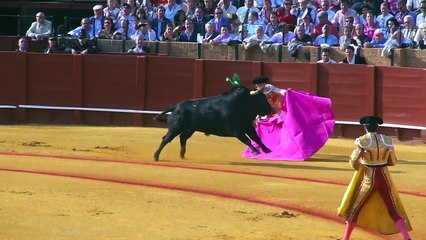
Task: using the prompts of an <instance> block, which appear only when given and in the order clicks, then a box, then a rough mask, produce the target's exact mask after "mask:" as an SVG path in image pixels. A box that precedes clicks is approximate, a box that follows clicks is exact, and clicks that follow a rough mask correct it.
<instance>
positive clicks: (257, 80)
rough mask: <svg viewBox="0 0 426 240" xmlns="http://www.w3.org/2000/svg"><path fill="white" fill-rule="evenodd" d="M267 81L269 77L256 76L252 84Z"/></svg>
mask: <svg viewBox="0 0 426 240" xmlns="http://www.w3.org/2000/svg"><path fill="white" fill-rule="evenodd" d="M267 82H269V78H268V77H265V76H258V77H256V78H255V79H254V80H253V84H262V83H267Z"/></svg>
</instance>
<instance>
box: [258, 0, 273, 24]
mask: <svg viewBox="0 0 426 240" xmlns="http://www.w3.org/2000/svg"><path fill="white" fill-rule="evenodd" d="M272 12H274V9H272V2H271V0H263V7H262V10H260V13H259V19H260V20H261V21H262V22H263V24H264V25H266V24H268V23H269V22H270V21H271V20H270V19H269V17H270V16H271V13H272Z"/></svg>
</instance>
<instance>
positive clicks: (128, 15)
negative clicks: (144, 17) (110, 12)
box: [115, 3, 136, 32]
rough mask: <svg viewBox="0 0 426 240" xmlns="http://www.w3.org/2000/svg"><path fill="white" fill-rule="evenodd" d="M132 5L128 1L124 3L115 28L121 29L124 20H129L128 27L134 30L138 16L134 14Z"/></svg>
mask: <svg viewBox="0 0 426 240" xmlns="http://www.w3.org/2000/svg"><path fill="white" fill-rule="evenodd" d="M131 11H132V6H131V5H130V4H128V3H123V7H122V10H121V11H120V14H118V18H117V21H116V22H115V28H116V29H120V27H121V24H122V20H123V19H125V20H127V21H128V23H129V24H128V28H129V29H131V31H132V32H133V31H134V30H135V22H136V16H135V15H133V14H132V12H131Z"/></svg>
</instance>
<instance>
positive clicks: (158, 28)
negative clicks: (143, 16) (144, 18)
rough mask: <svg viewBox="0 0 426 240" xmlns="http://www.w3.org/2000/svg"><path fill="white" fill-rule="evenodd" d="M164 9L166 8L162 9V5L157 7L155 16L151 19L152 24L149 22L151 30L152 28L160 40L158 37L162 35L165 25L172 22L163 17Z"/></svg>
mask: <svg viewBox="0 0 426 240" xmlns="http://www.w3.org/2000/svg"><path fill="white" fill-rule="evenodd" d="M165 11H166V10H165V9H164V7H163V6H160V7H158V10H157V17H156V18H155V19H154V20H153V21H152V24H151V27H152V30H154V32H155V33H156V36H157V38H158V39H157V40H160V38H162V37H163V35H164V32H165V30H166V26H167V25H168V24H172V21H171V20H170V19H168V18H166V17H164V13H165ZM172 26H173V24H172ZM172 30H173V29H172Z"/></svg>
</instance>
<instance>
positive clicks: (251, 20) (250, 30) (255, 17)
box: [246, 11, 265, 37]
mask: <svg viewBox="0 0 426 240" xmlns="http://www.w3.org/2000/svg"><path fill="white" fill-rule="evenodd" d="M257 26H262V27H265V24H264V23H263V22H262V20H260V19H259V13H258V12H256V11H252V12H250V14H249V15H248V22H247V25H246V29H247V35H248V36H249V37H250V36H251V35H254V34H256V31H255V29H256V27H257Z"/></svg>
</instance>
